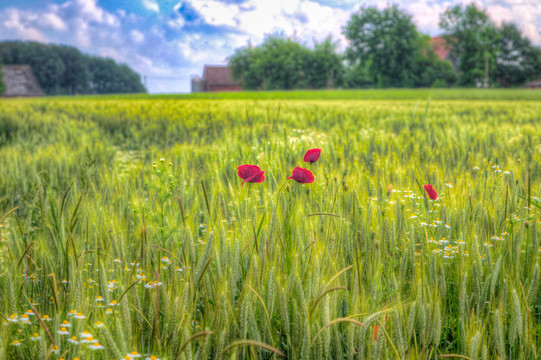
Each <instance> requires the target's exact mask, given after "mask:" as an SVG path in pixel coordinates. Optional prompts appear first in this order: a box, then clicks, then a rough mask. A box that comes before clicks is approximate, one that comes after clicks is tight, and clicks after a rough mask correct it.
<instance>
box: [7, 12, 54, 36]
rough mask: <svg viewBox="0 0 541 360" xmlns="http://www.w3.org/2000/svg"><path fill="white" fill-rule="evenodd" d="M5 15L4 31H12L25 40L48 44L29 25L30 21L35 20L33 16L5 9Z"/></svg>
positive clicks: (41, 34)
mask: <svg viewBox="0 0 541 360" xmlns="http://www.w3.org/2000/svg"><path fill="white" fill-rule="evenodd" d="M6 15H7V16H6V17H7V19H6V20H5V21H4V23H3V25H4V26H5V28H6V29H9V30H13V31H14V32H15V34H16V35H17V36H19V37H21V38H23V39H25V40H32V41H41V42H48V39H47V37H46V36H45V35H44V34H43V33H42V32H41V31H39V30H38V29H37V28H35V27H33V26H32V25H31V22H32V20H35V19H36V17H35V16H34V15H33V14H29V13H26V12H21V11H19V10H17V9H15V8H9V9H6Z"/></svg>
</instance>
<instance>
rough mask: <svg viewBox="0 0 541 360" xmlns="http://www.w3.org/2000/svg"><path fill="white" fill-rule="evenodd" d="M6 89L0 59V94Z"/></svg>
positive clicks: (0, 60)
mask: <svg viewBox="0 0 541 360" xmlns="http://www.w3.org/2000/svg"><path fill="white" fill-rule="evenodd" d="M5 91H6V85H5V84H4V82H3V81H2V59H0V96H2V94H4V92H5Z"/></svg>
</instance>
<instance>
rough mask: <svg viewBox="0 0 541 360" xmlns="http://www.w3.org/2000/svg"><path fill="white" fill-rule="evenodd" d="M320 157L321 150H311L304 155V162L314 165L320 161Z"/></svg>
mask: <svg viewBox="0 0 541 360" xmlns="http://www.w3.org/2000/svg"><path fill="white" fill-rule="evenodd" d="M319 155H321V149H311V150H308V151H307V152H306V154H304V159H303V160H304V162H309V163H310V164H313V163H315V162H316V161H317V159H319Z"/></svg>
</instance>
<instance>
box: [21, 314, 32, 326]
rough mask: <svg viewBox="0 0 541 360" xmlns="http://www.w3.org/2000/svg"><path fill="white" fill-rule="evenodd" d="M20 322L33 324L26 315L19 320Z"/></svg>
mask: <svg viewBox="0 0 541 360" xmlns="http://www.w3.org/2000/svg"><path fill="white" fill-rule="evenodd" d="M19 321H20V322H21V323H23V324H31V322H30V318H29V317H28V315H26V314H22V315H21V317H20V318H19Z"/></svg>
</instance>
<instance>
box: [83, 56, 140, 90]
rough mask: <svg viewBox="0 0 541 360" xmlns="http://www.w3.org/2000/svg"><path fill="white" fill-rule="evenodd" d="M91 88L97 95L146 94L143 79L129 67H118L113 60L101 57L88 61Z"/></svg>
mask: <svg viewBox="0 0 541 360" xmlns="http://www.w3.org/2000/svg"><path fill="white" fill-rule="evenodd" d="M88 66H89V73H90V88H91V90H92V92H93V93H96V94H119V93H140V92H145V91H146V90H145V88H144V86H143V85H142V84H141V79H140V78H139V75H137V74H136V73H135V72H133V70H131V69H130V68H129V67H128V66H127V65H118V64H117V63H116V62H115V61H114V60H112V59H108V58H107V59H103V58H99V57H93V58H90V59H89V61H88Z"/></svg>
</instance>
